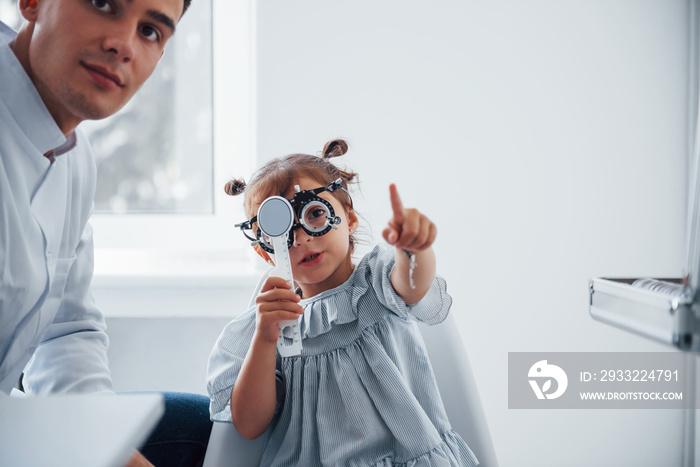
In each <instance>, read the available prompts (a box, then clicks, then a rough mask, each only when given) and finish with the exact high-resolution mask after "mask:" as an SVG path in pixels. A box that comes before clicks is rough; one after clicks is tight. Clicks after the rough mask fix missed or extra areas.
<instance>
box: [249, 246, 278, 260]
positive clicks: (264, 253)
mask: <svg viewBox="0 0 700 467" xmlns="http://www.w3.org/2000/svg"><path fill="white" fill-rule="evenodd" d="M253 249H254V250H255V252H256V253H257V254H258V255H260V257H261V258H262V259H264V260H265V261H266V262H267V263H270V264H274V263H273V262H272V258H270V255H268V254H267V251H265V250H263V249H262V247H261V246H260V245H255V246H254V247H253Z"/></svg>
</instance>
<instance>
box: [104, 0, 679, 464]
mask: <svg viewBox="0 0 700 467" xmlns="http://www.w3.org/2000/svg"><path fill="white" fill-rule="evenodd" d="M256 4H257V24H256V26H257V34H256V40H257V49H256V50H257V54H256V59H257V68H256V72H257V77H256V80H255V81H254V83H255V87H256V89H257V92H256V97H257V99H256V120H255V125H256V127H257V133H256V139H255V143H256V146H257V150H258V155H259V156H260V157H261V158H262V159H266V158H269V157H275V156H281V155H285V154H288V153H291V152H308V153H316V152H317V151H320V150H321V148H322V146H323V143H324V142H325V141H327V140H329V139H331V138H335V137H345V138H347V139H348V140H349V142H350V143H351V151H350V153H349V154H348V155H347V156H346V157H345V158H343V159H344V160H341V161H340V162H341V163H346V164H347V165H348V166H350V167H351V168H353V169H355V170H356V171H358V172H359V173H360V176H361V181H362V186H361V187H362V188H361V189H362V192H361V194H357V195H356V196H355V201H356V204H357V207H358V210H359V211H360V213H361V214H363V216H364V220H365V221H366V225H367V224H368V225H371V226H372V227H373V232H374V233H375V234H376V235H375V237H376V238H378V236H379V235H378V234H379V232H381V229H382V227H383V225H384V223H385V222H386V220H387V219H388V216H389V213H390V207H389V201H388V190H387V185H388V184H389V183H390V182H396V183H398V185H399V190H400V192H401V194H402V196H403V198H404V202H405V204H406V205H407V206H414V207H417V208H419V209H421V210H423V211H424V212H425V213H427V214H428V215H429V216H430V217H431V218H432V219H433V220H434V221H435V222H436V223H437V225H438V228H439V235H438V240H437V244H436V250H437V253H438V261H439V270H440V274H441V275H443V276H444V277H445V278H446V279H447V281H448V284H449V289H450V291H451V293H452V295H453V297H454V307H453V312H454V314H455V316H456V317H457V320H458V322H459V325H460V331H461V333H462V335H463V337H464V340H465V343H466V347H467V349H468V351H469V353H470V359H471V364H472V367H473V369H474V373H475V376H476V379H477V381H478V385H479V390H480V393H481V398H482V400H483V404H484V409H485V412H486V416H487V418H488V421H489V424H490V428H491V433H492V437H493V440H494V444H495V447H496V451H497V453H498V457H499V460H500V463H501V466H502V467H511V466H513V467H515V466H518V467H521V466H525V467H529V466H537V467H547V466H552V467H559V466H567V467H576V466H588V465H598V466H628V465H635V466H642V467H645V466H650V467H656V466H660V465H663V466H672V465H680V464H681V430H682V414H681V413H679V412H677V411H660V410H646V411H624V410H620V411H612V410H599V411H583V410H559V411H545V410H509V409H508V407H507V404H508V402H507V357H508V352H522V351H544V352H557V351H611V352H617V351H656V350H668V349H667V348H665V347H662V346H660V345H657V344H653V343H651V342H648V341H646V340H644V339H642V338H640V337H636V336H634V335H631V334H628V333H625V332H622V331H619V330H617V329H613V328H611V327H608V326H606V325H603V324H601V323H598V322H595V321H593V320H592V319H591V317H590V316H589V314H588V279H589V278H591V277H595V276H601V275H608V276H645V275H652V276H677V275H679V274H680V271H681V268H682V267H683V266H684V233H685V210H686V190H687V183H686V175H687V165H686V164H687V153H688V148H687V142H688V139H689V135H688V112H689V109H688V103H689V98H688V92H687V89H688V75H689V72H688V53H689V51H688V40H689V39H688V34H689V32H688V22H689V20H688V18H689V6H688V3H687V0H587V1H580V0H500V1H489V2H485V1H476V0H431V1H429V2H428V1H417V0H403V1H399V0H354V1H352V2H348V1H346V2H340V1H337V0H336V1H334V0H296V1H294V2H288V1H283V0H264V1H258V2H256ZM217 104H218V105H220V106H222V105H235V104H236V103H235V102H222V101H217ZM238 156H240V154H239V155H238ZM229 175H230V174H228V173H227V174H224V175H221V174H217V177H219V178H221V177H228V176H229ZM233 175H243V176H249V175H250V174H249V173H234V174H233ZM366 232H369V229H367V230H366ZM98 279H99V278H98ZM251 280H254V279H250V280H248V281H247V282H246V281H245V280H243V281H241V280H238V279H237V280H236V281H233V282H231V284H234V283H235V284H237V287H233V288H225V287H224V288H222V284H221V283H219V284H218V285H217V284H213V285H208V286H207V285H204V283H203V282H202V281H200V282H199V284H200V285H197V286H196V287H194V288H192V287H189V288H184V289H183V288H182V287H180V286H179V285H178V284H169V285H167V286H165V287H164V288H158V287H155V288H154V287H145V286H143V285H140V286H139V285H134V284H132V286H131V288H129V287H124V286H119V287H113V286H110V284H109V282H104V283H102V284H100V283H99V281H98V284H97V286H96V288H95V293H96V297H97V299H98V303H99V304H100V306H101V307H102V308H103V310H105V313H106V314H107V315H108V316H109V319H108V323H109V325H110V336H111V339H112V343H113V345H112V349H111V353H110V359H111V363H112V368H113V372H114V381H115V388H116V389H117V390H135V389H171V390H185V391H191V392H201V393H204V392H205V390H204V381H203V369H204V367H203V365H204V364H205V363H204V362H205V360H206V355H207V354H208V350H209V349H210V348H211V345H212V344H213V341H214V339H215V338H216V335H218V330H219V329H220V327H221V326H222V323H223V322H225V321H226V319H227V317H230V316H233V315H235V314H236V313H237V311H238V310H240V309H241V308H242V307H243V306H244V305H245V303H246V302H247V299H248V296H249V289H250V287H251V283H250V282H251ZM239 282H240V283H239ZM244 289H245V290H244ZM156 308H161V309H165V310H166V311H165V312H158V313H153V314H151V313H150V312H151V311H153V310H154V309H156ZM200 313H201V316H198V314H200ZM143 314H146V315H149V316H153V315H155V316H158V317H160V318H159V319H152V318H134V316H139V315H143ZM168 315H169V316H174V317H178V318H176V319H169V318H167V317H166V316H168ZM125 317H131V318H125ZM144 355H149V358H147V359H146V358H144Z"/></svg>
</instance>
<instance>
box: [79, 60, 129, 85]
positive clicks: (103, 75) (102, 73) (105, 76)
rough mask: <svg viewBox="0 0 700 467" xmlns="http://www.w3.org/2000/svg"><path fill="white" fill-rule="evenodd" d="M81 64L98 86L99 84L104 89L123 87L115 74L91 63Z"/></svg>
mask: <svg viewBox="0 0 700 467" xmlns="http://www.w3.org/2000/svg"><path fill="white" fill-rule="evenodd" d="M81 64H82V65H83V66H84V67H85V69H86V70H87V71H88V73H89V74H90V76H92V78H93V79H94V80H95V81H97V83H98V84H101V85H102V86H105V87H112V86H117V87H120V88H123V87H124V83H123V82H122V80H121V78H120V77H119V75H117V74H116V73H112V72H111V71H110V70H109V69H108V68H106V67H103V66H101V65H95V64H92V63H85V62H81Z"/></svg>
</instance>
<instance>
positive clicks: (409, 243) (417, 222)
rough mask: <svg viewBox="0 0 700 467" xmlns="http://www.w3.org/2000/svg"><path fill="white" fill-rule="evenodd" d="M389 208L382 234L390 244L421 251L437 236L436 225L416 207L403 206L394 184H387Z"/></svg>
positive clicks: (412, 250)
mask: <svg viewBox="0 0 700 467" xmlns="http://www.w3.org/2000/svg"><path fill="white" fill-rule="evenodd" d="M389 197H390V198H391V210H392V211H393V214H392V217H391V219H390V220H389V224H388V225H387V226H386V228H385V229H384V231H383V232H382V235H383V236H384V240H386V241H387V242H388V243H389V244H390V245H394V246H395V247H396V248H400V249H402V250H408V251H410V252H413V253H415V252H418V251H423V250H426V249H428V248H430V246H431V245H432V244H433V242H434V241H435V237H436V236H437V227H436V226H435V224H433V222H432V221H431V220H430V219H428V218H427V217H426V216H425V215H424V214H421V213H420V212H419V211H418V210H417V209H412V208H411V209H406V208H404V207H403V203H402V202H401V197H400V196H399V191H398V190H397V189H396V185H395V184H393V183H392V184H391V185H389Z"/></svg>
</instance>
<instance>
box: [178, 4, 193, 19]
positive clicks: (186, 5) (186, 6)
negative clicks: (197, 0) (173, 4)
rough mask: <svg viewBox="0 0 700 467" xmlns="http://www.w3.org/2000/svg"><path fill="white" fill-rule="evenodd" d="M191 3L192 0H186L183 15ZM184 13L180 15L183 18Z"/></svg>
mask: <svg viewBox="0 0 700 467" xmlns="http://www.w3.org/2000/svg"><path fill="white" fill-rule="evenodd" d="M190 3H192V0H185V6H184V7H183V8H182V15H184V14H185V12H186V11H187V9H188V8H189V7H190ZM182 15H180V18H182Z"/></svg>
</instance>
